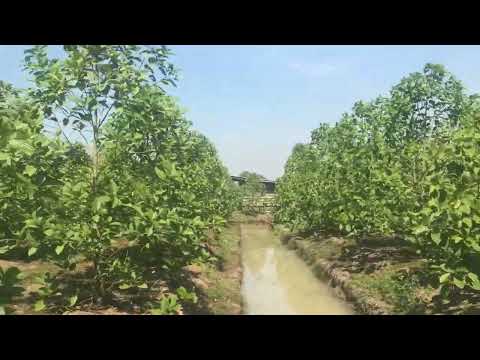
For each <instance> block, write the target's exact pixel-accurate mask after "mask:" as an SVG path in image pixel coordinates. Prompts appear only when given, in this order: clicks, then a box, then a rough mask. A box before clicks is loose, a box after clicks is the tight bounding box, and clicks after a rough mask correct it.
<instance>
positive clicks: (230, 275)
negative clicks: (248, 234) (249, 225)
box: [185, 222, 242, 315]
mask: <svg viewBox="0 0 480 360" xmlns="http://www.w3.org/2000/svg"><path fill="white" fill-rule="evenodd" d="M240 237H241V234H240V223H238V222H232V223H230V224H229V225H228V226H227V227H226V229H225V230H224V231H223V232H222V233H221V234H220V235H219V236H218V237H217V238H216V239H215V240H214V241H212V242H211V243H210V245H209V248H210V250H211V252H212V255H214V256H215V257H216V258H218V261H217V262H216V263H214V264H194V265H192V266H190V267H187V268H186V270H187V272H189V273H190V280H191V282H192V283H193V285H194V286H195V289H196V293H197V294H198V298H199V301H198V303H197V304H196V305H195V306H192V307H191V308H189V309H186V311H185V314H191V315H239V314H241V313H242V296H241V283H242V263H241V254H240Z"/></svg>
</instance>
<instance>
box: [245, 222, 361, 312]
mask: <svg viewBox="0 0 480 360" xmlns="http://www.w3.org/2000/svg"><path fill="white" fill-rule="evenodd" d="M242 258H243V267H244V278H243V289H242V290H243V295H244V300H245V304H246V313H247V314H351V313H352V312H351V310H350V308H349V307H348V306H347V305H346V304H345V303H344V302H343V301H341V300H340V299H337V298H336V297H335V296H334V295H333V294H332V292H331V289H329V287H328V286H327V285H326V284H323V283H322V282H320V281H319V280H318V279H316V278H315V276H314V275H313V273H312V272H311V270H310V269H309V268H308V266H307V265H306V264H305V263H304V262H303V261H302V260H301V259H300V258H299V257H298V256H297V255H296V254H295V253H294V252H293V251H291V250H288V249H287V248H286V247H284V246H283V245H281V243H280V241H279V240H278V239H277V238H276V237H275V236H274V235H273V233H272V232H271V231H270V229H269V228H268V227H266V226H263V225H256V224H244V225H242Z"/></svg>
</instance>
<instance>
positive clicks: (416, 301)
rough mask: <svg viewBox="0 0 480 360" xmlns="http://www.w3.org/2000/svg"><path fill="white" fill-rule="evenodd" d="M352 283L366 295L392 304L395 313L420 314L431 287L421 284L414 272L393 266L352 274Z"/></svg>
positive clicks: (422, 311) (423, 310)
mask: <svg viewBox="0 0 480 360" xmlns="http://www.w3.org/2000/svg"><path fill="white" fill-rule="evenodd" d="M352 285H354V286H357V287H359V288H361V289H363V290H364V291H365V292H366V294H367V296H370V297H373V298H377V299H381V300H383V301H385V302H386V303H387V304H390V305H392V306H393V312H394V313H395V314H422V313H424V312H425V305H426V304H425V300H424V299H423V298H425V297H428V294H429V293H431V292H433V289H430V288H425V287H424V286H422V284H421V281H420V279H419V277H418V276H417V275H416V274H409V273H406V272H399V271H397V270H396V269H394V268H388V269H384V270H382V271H377V272H374V273H372V274H369V275H367V274H363V273H360V274H353V275H352Z"/></svg>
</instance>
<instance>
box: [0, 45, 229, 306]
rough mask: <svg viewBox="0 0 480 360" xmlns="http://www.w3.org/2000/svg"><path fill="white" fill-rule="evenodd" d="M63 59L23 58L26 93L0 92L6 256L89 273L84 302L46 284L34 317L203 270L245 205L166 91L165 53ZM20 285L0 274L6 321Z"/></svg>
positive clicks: (1, 250)
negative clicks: (218, 237) (212, 242)
mask: <svg viewBox="0 0 480 360" xmlns="http://www.w3.org/2000/svg"><path fill="white" fill-rule="evenodd" d="M64 50H65V54H66V56H65V58H63V59H51V58H49V57H48V54H47V48H46V47H45V46H36V47H33V48H32V49H30V50H28V51H27V52H26V57H25V69H26V70H27V71H28V73H29V74H30V75H31V77H32V79H33V81H34V86H33V87H32V88H31V89H28V91H19V90H16V89H14V88H12V87H11V86H9V85H7V84H4V83H0V134H1V137H0V255H2V256H3V257H8V256H10V257H13V258H16V259H17V258H21V259H24V260H25V259H28V260H33V259H35V260H42V261H47V262H51V263H54V264H56V265H57V266H60V267H61V268H62V269H64V270H66V271H73V270H75V268H76V266H77V265H78V264H80V263H88V264H91V268H90V269H89V271H90V273H89V274H90V275H89V276H90V278H91V284H92V285H91V289H89V291H88V293H87V294H84V290H85V284H83V285H78V286H69V287H61V286H60V285H59V283H58V281H56V279H55V278H54V277H48V276H47V277H44V278H43V279H42V287H41V289H40V291H39V293H38V294H37V302H36V304H35V307H36V309H37V310H45V309H46V310H47V311H48V310H51V311H63V310H65V308H68V307H69V306H70V307H71V306H73V305H74V304H75V303H76V302H77V301H80V300H81V299H82V297H85V296H90V297H92V296H93V297H94V298H98V299H101V300H102V301H104V302H107V303H108V302H109V301H111V299H112V297H113V293H114V292H122V291H123V292H132V291H133V292H139V291H147V290H148V287H149V286H150V285H149V284H150V283H149V282H148V279H149V276H151V274H152V273H155V272H157V273H158V272H160V273H161V274H163V275H162V276H163V277H164V278H167V279H168V278H169V277H175V274H177V273H178V272H179V270H180V268H181V267H183V266H185V265H187V264H190V263H192V262H194V261H207V260H208V259H209V258H210V256H211V255H210V254H209V252H208V251H207V248H206V245H205V239H206V237H207V233H214V232H217V231H219V230H220V229H221V227H222V226H223V225H224V224H225V221H226V219H227V218H228V216H229V215H230V213H231V212H232V211H233V209H234V208H235V206H237V204H238V200H237V197H236V196H235V192H234V191H232V189H233V188H232V183H231V181H230V178H229V176H228V172H227V170H226V168H225V167H224V166H223V165H222V164H221V162H220V160H219V159H218V157H217V154H216V151H215V149H214V147H213V145H212V144H211V143H210V142H209V141H208V140H207V139H206V138H205V137H204V136H202V135H201V134H198V133H196V132H195V131H193V130H192V129H191V125H190V123H189V122H188V121H187V120H186V119H185V117H184V116H183V114H182V111H181V110H180V109H179V107H178V105H177V104H176V102H175V101H174V100H173V99H172V98H171V97H170V96H168V95H167V94H166V92H165V90H164V89H163V86H165V85H169V84H174V82H175V80H176V70H175V68H174V67H173V66H172V65H171V64H170V63H169V62H168V57H169V55H170V52H169V50H168V49H167V48H165V47H160V48H153V47H146V46H65V47H64ZM52 124H53V125H54V126H55V127H56V129H58V130H59V131H58V132H57V133H56V135H55V136H52V134H47V133H46V132H47V131H48V130H49V129H50V128H51V125H52ZM81 142H84V143H87V144H88V146H87V147H85V146H84V145H81ZM18 278H19V274H18V270H16V269H10V270H7V269H3V270H2V272H1V273H0V295H1V296H0V311H2V312H5V311H6V310H7V311H8V306H7V305H8V304H9V302H10V301H11V300H12V297H13V296H14V295H18V292H17V291H16V286H15V285H16V283H17V282H18ZM17 290H18V289H17ZM183 290H184V289H183ZM183 290H182V291H183ZM171 296H172V297H176V296H177V295H176V294H172V295H171ZM179 296H180V297H181V296H183V297H185V298H188V294H186V293H185V292H184V291H183V292H182V293H181V294H180V295H179ZM165 299H167V300H168V298H165ZM170 300H172V299H170ZM170 300H168V301H167V302H165V303H164V304H163V305H162V309H163V310H162V311H165V312H167V310H165V309H167V308H168V306H166V305H165V304H167V305H168V304H172V303H175V301H170ZM164 305H165V306H164Z"/></svg>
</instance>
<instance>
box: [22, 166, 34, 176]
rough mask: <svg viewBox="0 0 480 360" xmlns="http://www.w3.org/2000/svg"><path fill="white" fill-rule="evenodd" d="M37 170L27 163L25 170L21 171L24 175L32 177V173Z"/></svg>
mask: <svg viewBox="0 0 480 360" xmlns="http://www.w3.org/2000/svg"><path fill="white" fill-rule="evenodd" d="M36 172H37V169H36V168H35V167H33V166H31V165H27V166H26V167H25V171H24V172H23V173H24V174H25V175H28V176H30V177H32V176H33V175H35V173H36Z"/></svg>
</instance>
